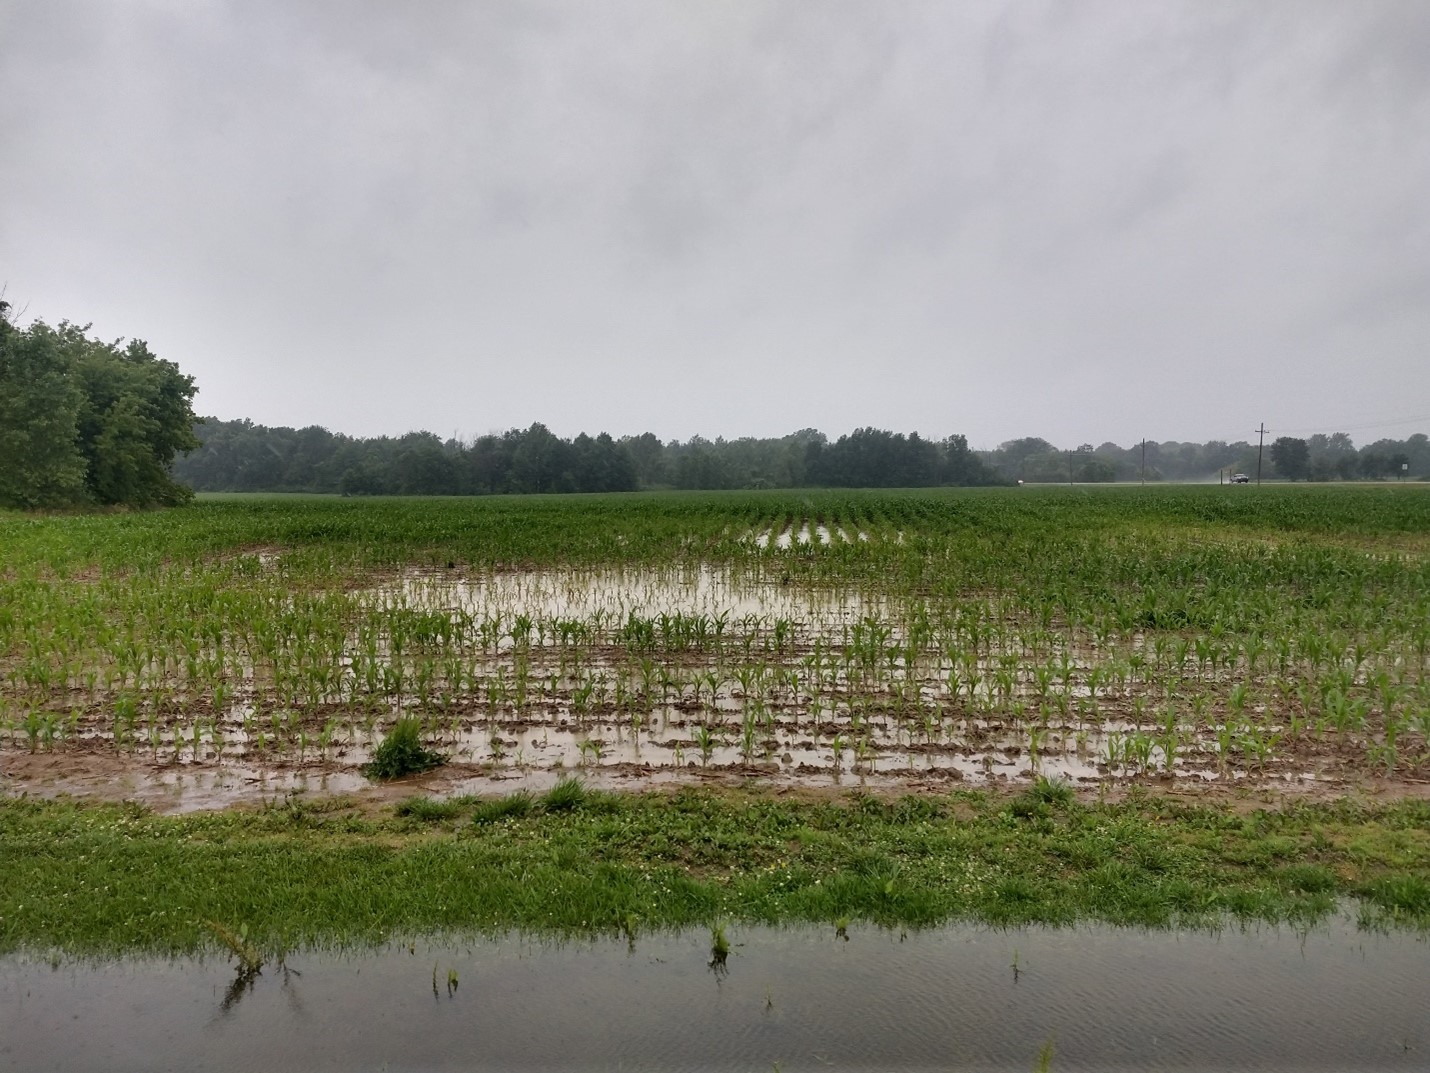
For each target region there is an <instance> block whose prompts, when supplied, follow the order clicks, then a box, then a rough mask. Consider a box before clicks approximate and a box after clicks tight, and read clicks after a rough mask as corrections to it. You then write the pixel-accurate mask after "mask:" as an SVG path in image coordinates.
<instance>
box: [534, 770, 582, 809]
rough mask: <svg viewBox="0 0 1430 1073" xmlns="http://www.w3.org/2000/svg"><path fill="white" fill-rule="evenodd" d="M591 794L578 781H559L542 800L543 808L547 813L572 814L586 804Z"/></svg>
mask: <svg viewBox="0 0 1430 1073" xmlns="http://www.w3.org/2000/svg"><path fill="white" fill-rule="evenodd" d="M589 796H590V795H589V793H588V792H587V790H586V787H584V786H582V785H581V783H580V781H579V780H577V779H569V778H562V779H558V780H557V783H556V785H555V786H553V787H552V788H551V789H549V790H547V791H546V794H545V796H543V797H542V799H541V807H542V808H543V809H545V810H546V811H547V812H571V811H574V810H575V809H578V808H580V807H581V806H582V805H584V804H585V803H586V800H587V798H588V797H589Z"/></svg>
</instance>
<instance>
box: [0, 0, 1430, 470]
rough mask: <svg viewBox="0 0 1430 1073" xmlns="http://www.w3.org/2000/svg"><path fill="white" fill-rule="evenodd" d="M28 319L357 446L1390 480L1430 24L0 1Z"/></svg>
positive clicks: (265, 415)
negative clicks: (859, 443) (1232, 469)
mask: <svg viewBox="0 0 1430 1073" xmlns="http://www.w3.org/2000/svg"><path fill="white" fill-rule="evenodd" d="M0 282H3V283H4V284H5V285H6V286H7V287H8V293H7V297H8V298H9V300H10V301H11V302H13V303H14V304H16V305H17V306H27V307H28V316H30V317H39V318H41V319H44V320H47V321H51V322H55V321H58V320H60V319H66V318H67V319H70V320H75V321H81V322H83V321H92V322H93V324H94V331H95V333H96V334H99V335H101V336H103V337H106V338H113V337H118V336H126V337H138V338H143V339H146V340H148V341H149V344H150V346H151V347H152V348H153V349H154V350H155V351H156V352H157V353H158V354H159V355H160V356H161V357H164V358H168V359H170V360H173V361H176V362H178V363H179V365H180V366H181V367H182V368H183V369H184V371H186V372H188V373H191V374H193V375H194V376H195V377H196V378H197V381H198V384H199V388H200V394H199V398H198V401H197V409H198V410H199V411H200V412H202V413H208V414H215V415H218V416H220V417H224V418H235V417H251V418H253V419H254V420H255V421H258V422H261V423H264V424H289V425H308V424H321V425H325V426H327V427H328V428H330V429H332V430H334V431H338V432H347V433H352V434H358V435H373V434H379V433H389V434H400V433H403V432H406V431H409V430H412V429H416V428H428V429H431V430H432V431H435V432H437V433H439V434H441V435H443V436H447V435H451V434H453V433H458V434H460V435H462V436H463V437H471V436H474V435H479V434H481V433H484V432H488V431H492V430H496V429H504V428H508V427H512V426H522V427H524V426H526V425H528V424H530V423H531V422H532V421H544V422H546V423H547V424H548V425H549V426H550V427H551V428H552V429H553V430H554V431H556V432H557V433H558V434H561V435H573V434H575V433H576V432H579V431H582V430H586V431H590V432H596V431H600V430H608V431H610V432H612V433H614V434H616V435H621V434H625V433H637V432H641V431H645V430H650V431H653V432H655V433H657V434H658V435H660V436H661V437H662V438H670V437H678V438H681V439H685V438H687V437H689V436H690V435H692V434H694V433H701V434H703V435H706V436H708V437H712V438H713V437H714V436H716V435H723V436H725V437H727V438H732V437H736V436H742V435H776V434H782V433H785V432H790V431H793V430H795V429H799V428H803V427H808V426H814V427H818V428H820V429H823V430H824V431H826V432H828V433H830V434H831V435H837V434H839V433H842V432H847V431H849V430H851V429H853V428H856V427H859V426H862V425H876V426H880V427H884V428H890V429H894V430H898V431H906V432H907V431H912V430H918V431H919V432H921V433H924V434H925V435H930V436H943V435H947V434H949V433H952V432H962V433H965V434H967V435H968V437H969V439H970V441H971V442H972V443H973V444H974V445H975V446H980V447H991V446H994V445H996V444H997V443H999V442H1000V441H1002V440H1006V439H1009V438H1012V437H1015V436H1023V435H1040V436H1044V437H1046V438H1048V439H1050V440H1053V441H1054V442H1055V443H1058V444H1060V445H1066V446H1072V445H1075V444H1076V443H1079V442H1082V441H1085V440H1090V441H1093V442H1102V441H1103V440H1107V439H1112V440H1117V441H1119V442H1123V443H1129V442H1132V441H1134V440H1137V439H1140V438H1141V437H1143V436H1148V437H1152V438H1157V439H1196V440H1203V439H1207V438H1212V437H1218V438H1229V439H1240V438H1253V439H1254V429H1255V428H1256V426H1257V423H1258V422H1260V421H1265V422H1266V424H1267V425H1268V427H1270V428H1271V429H1272V430H1273V434H1279V433H1290V434H1300V433H1303V432H1313V431H1335V430H1338V429H1347V430H1354V431H1352V435H1353V437H1354V438H1355V439H1356V441H1357V442H1366V441H1369V440H1373V439H1377V438H1379V437H1381V436H1395V437H1397V438H1399V437H1403V436H1405V435H1407V434H1409V433H1410V432H1414V431H1422V430H1425V429H1426V428H1430V3H1426V2H1425V0H1406V2H1401V3H1396V2H1383V0H1354V2H1347V0H1327V2H1317V0H1279V2H1270V0H1261V2H1247V0H1236V2H1231V3H1217V2H1213V0H1190V2H1186V3H1171V2H1158V3H1153V2H1143V0H1114V2H1093V0H1079V2H1067V0H1050V2H1029V3H976V2H968V0H958V2H953V0H941V2H937V3H910V2H899V0H878V2H870V0H857V2H840V0H817V2H815V0H798V2H796V0H781V2H773V3H766V2H755V0H748V2H744V0H730V2H724V0H722V2H713V3H686V2H683V0H667V2H661V3H655V2H638V0H579V2H578V0H572V2H569V3H539V2H465V0H464V2H457V0H449V2H440V0H424V2H422V3H412V4H400V3H396V2H377V0H370V2H358V0H326V2H322V0H108V2H101V0H0ZM1395 422H1400V423H1399V424H1395Z"/></svg>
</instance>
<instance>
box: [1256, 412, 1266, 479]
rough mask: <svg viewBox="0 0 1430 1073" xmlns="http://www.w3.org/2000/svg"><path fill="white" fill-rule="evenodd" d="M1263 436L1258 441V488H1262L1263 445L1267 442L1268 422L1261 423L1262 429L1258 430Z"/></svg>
mask: <svg viewBox="0 0 1430 1073" xmlns="http://www.w3.org/2000/svg"><path fill="white" fill-rule="evenodd" d="M1256 431H1257V433H1258V434H1259V435H1260V436H1261V438H1260V439H1259V440H1257V441H1256V487H1258V488H1260V487H1261V445H1262V444H1264V443H1265V442H1266V422H1265V421H1263V422H1261V427H1260V428H1259V429H1257V430H1256Z"/></svg>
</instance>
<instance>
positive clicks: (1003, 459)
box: [982, 432, 1430, 484]
mask: <svg viewBox="0 0 1430 1073" xmlns="http://www.w3.org/2000/svg"><path fill="white" fill-rule="evenodd" d="M1257 448H1258V445H1257V444H1254V443H1251V442H1249V441H1247V440H1238V441H1236V442H1233V443H1228V442H1226V441H1225V440H1208V441H1207V442H1206V443H1179V442H1177V441H1172V440H1168V441H1166V442H1163V443H1158V442H1155V441H1151V440H1149V441H1147V442H1146V443H1145V444H1143V443H1135V444H1132V445H1131V446H1129V447H1119V446H1118V445H1117V444H1115V443H1104V444H1102V445H1101V446H1100V447H1094V446H1093V445H1092V444H1089V443H1084V444H1082V445H1081V446H1079V447H1077V448H1076V449H1075V450H1069V449H1061V448H1057V447H1054V446H1053V445H1052V444H1051V443H1049V442H1048V441H1047V440H1044V439H1039V438H1038V437H1026V438H1024V439H1017V440H1008V441H1007V442H1006V443H1003V444H1000V445H999V446H998V448H997V449H996V450H993V451H985V452H982V458H983V461H984V462H985V463H986V464H987V465H989V466H990V467H992V468H993V469H994V470H996V471H997V472H998V473H1000V474H1001V475H1003V476H1004V477H1007V478H1009V479H1011V480H1021V481H1028V482H1036V483H1061V484H1067V483H1068V482H1069V481H1075V482H1076V483H1078V484H1095V483H1098V482H1107V481H1136V480H1141V479H1143V478H1145V479H1146V480H1149V481H1205V480H1216V479H1217V478H1218V476H1219V475H1222V476H1225V475H1230V474H1233V473H1246V474H1249V475H1251V476H1255V474H1256V471H1257ZM1261 465H1262V473H1263V475H1264V476H1266V477H1279V478H1283V479H1285V480H1292V481H1353V480H1382V479H1385V478H1394V477H1414V478H1419V479H1430V439H1427V437H1426V436H1425V434H1424V433H1416V434H1415V435H1413V436H1410V437H1408V438H1406V439H1404V440H1394V439H1381V440H1376V441H1375V442H1374V443H1368V444H1366V445H1364V446H1362V447H1359V448H1357V447H1356V445H1355V443H1354V442H1353V441H1352V440H1351V438H1350V436H1349V435H1347V434H1346V433H1344V432H1334V433H1330V434H1321V433H1318V434H1316V435H1314V436H1309V437H1307V438H1305V439H1301V438H1298V437H1293V436H1279V437H1277V438H1276V439H1275V440H1273V441H1272V442H1270V443H1268V444H1266V445H1265V448H1264V450H1263V452H1262V457H1261Z"/></svg>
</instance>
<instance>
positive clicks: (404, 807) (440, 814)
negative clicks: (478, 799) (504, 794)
mask: <svg viewBox="0 0 1430 1073" xmlns="http://www.w3.org/2000/svg"><path fill="white" fill-rule="evenodd" d="M470 800H471V799H470V798H466V799H463V798H460V797H455V798H450V799H448V800H446V801H438V800H437V799H436V798H433V797H409V798H407V799H406V800H405V801H401V802H399V803H398V805H397V808H396V809H395V810H394V811H396V813H397V814H398V815H399V816H408V817H411V818H412V819H414V820H422V821H423V822H424V823H440V822H441V821H442V820H455V819H456V818H457V817H458V816H460V815H461V814H462V813H463V811H465V809H466V808H467V805H468V804H469V803H470Z"/></svg>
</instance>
